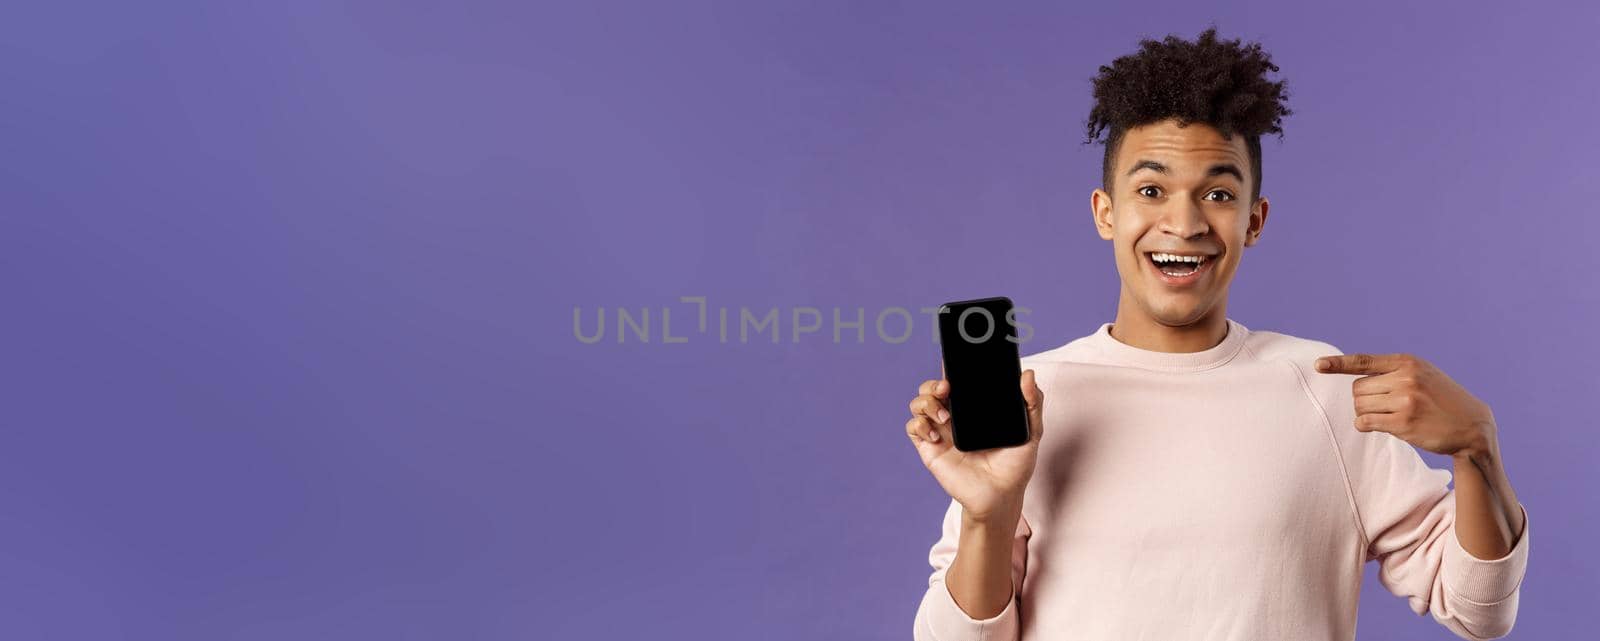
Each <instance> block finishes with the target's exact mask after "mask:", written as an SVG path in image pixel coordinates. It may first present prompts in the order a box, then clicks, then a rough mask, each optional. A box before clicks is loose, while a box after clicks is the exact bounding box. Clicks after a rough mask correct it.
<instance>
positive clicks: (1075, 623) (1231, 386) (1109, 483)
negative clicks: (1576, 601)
mask: <svg viewBox="0 0 1600 641" xmlns="http://www.w3.org/2000/svg"><path fill="white" fill-rule="evenodd" d="M1110 327H1111V324H1110V323H1106V324H1103V325H1101V326H1100V329H1099V330H1098V331H1097V332H1095V333H1094V334H1091V335H1089V336H1085V337H1082V338H1079V339H1077V340H1074V341H1072V342H1069V343H1067V344H1066V345H1063V346H1061V347H1058V348H1055V349H1052V350H1049V351H1046V352H1042V353H1039V354H1033V355H1030V356H1027V357H1024V358H1023V367H1024V368H1025V369H1026V368H1032V369H1034V370H1035V371H1036V373H1037V376H1038V382H1039V386H1040V388H1041V389H1042V390H1043V391H1044V394H1045V415H1044V420H1045V427H1044V438H1043V440H1042V441H1041V442H1040V450H1039V463H1038V465H1037V467H1036V468H1035V470H1034V474H1033V478H1032V480H1031V481H1030V482H1029V484H1028V489H1027V496H1026V498H1025V500H1024V502H1023V509H1022V520H1021V522H1019V523H1018V526H1017V533H1016V539H1015V541H1014V544H1013V548H1012V549H1013V551H1012V557H1011V575H1012V587H1013V590H1014V591H1013V595H1014V597H1013V599H1012V601H1011V603H1010V604H1009V605H1007V606H1006V609H1005V610H1004V611H1003V612H1001V613H1000V614H999V615H997V616H995V617H994V618H992V619H987V620H974V619H973V618H971V617H970V616H968V615H967V614H966V612H964V611H963V610H962V609H961V608H960V606H958V605H957V604H956V602H955V600H954V599H953V598H952V597H951V596H950V592H949V590H948V589H947V588H946V586H945V583H944V573H945V571H946V569H948V568H949V566H950V563H951V562H952V561H953V560H954V559H955V554H956V549H957V547H958V546H959V545H960V541H959V540H958V537H959V535H960V524H961V506H960V504H958V503H956V502H954V501H952V502H951V504H950V507H949V509H948V511H947V512H946V513H945V515H944V529H943V535H942V536H941V537H940V538H939V540H938V542H936V543H935V544H934V545H933V548H932V550H931V551H930V553H929V555H928V560H929V562H930V563H931V564H932V566H933V574H932V576H930V577H929V578H928V590H927V592H926V593H925V594H924V596H923V600H922V603H921V605H920V606H919V607H918V610H917V615H916V621H915V624H914V625H915V638H916V639H917V640H918V641H977V640H979V639H984V640H1003V641H1016V640H1018V639H1020V640H1022V641H1030V640H1037V641H1043V640H1045V639H1052V640H1053V639H1094V640H1102V639H1103V640H1117V641H1139V640H1152V641H1154V640H1161V641H1166V640H1169V639H1186V640H1189V639H1192V640H1199V639H1216V640H1221V639H1237V640H1246V639H1248V640H1252V641H1254V640H1269V639H1270V640H1284V639H1295V640H1301V641H1312V640H1320V639H1338V640H1349V639H1354V638H1355V633H1356V605H1357V601H1358V599H1359V597H1360V592H1361V580H1362V568H1363V566H1364V564H1366V563H1367V562H1368V561H1372V560H1377V562H1378V563H1379V569H1380V573H1379V577H1380V578H1381V581H1382V583H1383V585H1384V587H1386V588H1387V589H1388V590H1389V591H1390V592H1393V593H1394V594H1395V595H1397V596H1401V597H1404V598H1405V599H1406V600H1407V602H1408V603H1409V604H1410V606H1411V609H1412V611H1414V612H1416V613H1417V614H1418V615H1419V616H1420V615H1421V614H1423V613H1424V612H1429V613H1432V615H1433V618H1434V619H1435V620H1437V621H1438V622H1439V623H1440V624H1442V625H1444V626H1445V627H1446V628H1449V629H1450V630H1451V631H1452V632H1454V633H1455V634H1457V635H1458V636H1461V637H1463V638H1467V639H1490V638H1496V637H1500V636H1504V635H1505V634H1507V633H1508V632H1509V631H1510V630H1511V626H1512V623H1513V622H1514V621H1515V619H1516V615H1517V595H1518V589H1519V587H1520V586H1521V583H1522V576H1523V572H1524V570H1525V569H1526V567H1527V564H1528V530H1529V528H1528V527H1527V526H1526V524H1525V525H1524V531H1523V532H1522V533H1521V535H1520V537H1519V538H1518V540H1517V542H1516V544H1515V545H1514V546H1513V547H1512V550H1511V553H1510V554H1508V555H1506V556H1505V557H1504V558H1500V559H1493V560H1484V559H1479V558H1475V557H1473V556H1472V555H1471V554H1470V553H1468V552H1467V551H1466V550H1464V549H1462V547H1461V544H1460V542H1459V541H1458V540H1457V539H1456V534H1455V511H1456V503H1455V490H1454V489H1451V488H1450V487H1449V486H1448V485H1447V484H1448V483H1449V482H1450V479H1451V472H1450V471H1448V470H1441V469H1434V468H1430V467H1428V466H1427V464H1426V463H1425V462H1424V461H1423V460H1422V458H1421V456H1419V455H1418V453H1417V450H1416V449H1414V448H1413V447H1412V446H1411V445H1409V444H1407V443H1406V442H1404V441H1402V440H1400V439H1399V438H1396V437H1395V436H1393V435H1390V434H1387V433H1383V432H1358V431H1356V429H1355V427H1354V420H1355V405H1354V400H1353V399H1352V397H1351V393H1350V385H1351V382H1352V381H1354V380H1355V379H1356V378H1357V377H1356V376H1353V375H1342V374H1321V373H1318V372H1316V371H1315V369H1314V368H1313V367H1312V364H1313V363H1314V362H1315V361H1316V358H1317V357H1318V356H1325V355H1329V354H1338V353H1340V352H1339V351H1338V350H1337V349H1336V348H1334V347H1333V346H1331V345H1328V344H1327V343H1321V342H1317V341H1312V340H1306V339H1302V338H1296V337H1293V336H1288V335H1284V334H1279V333H1275V332H1265V331H1261V332H1252V331H1250V330H1249V329H1247V328H1245V327H1244V326H1243V325H1240V324H1239V323H1237V322H1235V321H1233V320H1231V319H1230V320H1229V321H1228V334H1227V336H1226V337H1225V338H1224V339H1223V341H1222V342H1221V343H1220V344H1218V345H1217V346H1216V347H1213V348H1211V349H1208V350H1205V351H1203V352H1194V353H1168V352H1154V351H1148V350H1143V349H1139V348H1136V347H1133V346H1131V345H1127V344H1125V343H1122V342H1121V341H1118V340H1117V339H1115V338H1112V337H1111V334H1110V332H1109V330H1110ZM1526 514H1527V511H1526V508H1523V515H1524V516H1526Z"/></svg>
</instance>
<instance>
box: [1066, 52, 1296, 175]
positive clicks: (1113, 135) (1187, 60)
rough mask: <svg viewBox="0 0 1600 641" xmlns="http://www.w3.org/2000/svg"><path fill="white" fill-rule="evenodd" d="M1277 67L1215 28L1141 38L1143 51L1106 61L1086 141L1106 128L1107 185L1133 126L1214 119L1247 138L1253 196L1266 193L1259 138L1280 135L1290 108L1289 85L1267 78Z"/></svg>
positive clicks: (1227, 133) (1229, 133) (1225, 132)
mask: <svg viewBox="0 0 1600 641" xmlns="http://www.w3.org/2000/svg"><path fill="white" fill-rule="evenodd" d="M1277 70H1278V66H1277V65H1275V64H1272V57H1271V56H1270V55H1268V54H1267V53H1266V52H1264V51H1262V50H1261V45H1260V43H1250V44H1243V45H1242V44H1240V42H1239V41H1238V40H1218V39H1217V28H1216V27H1214V26H1213V27H1211V28H1209V29H1206V30H1205V31H1203V32H1201V33H1200V37H1199V38H1198V39H1196V40H1195V41H1194V42H1189V41H1186V40H1182V39H1180V38H1178V37H1177V36H1173V35H1169V36H1167V37H1166V38H1165V39H1164V40H1160V41H1157V40H1151V39H1143V40H1140V41H1139V51H1138V52H1136V53H1133V54H1130V55H1126V56H1122V57H1120V58H1117V59H1116V60H1114V61H1112V63H1111V64H1110V65H1109V66H1101V67H1100V73H1099V74H1098V75H1097V76H1095V78H1094V108H1093V109H1091V110H1090V111H1089V120H1088V123H1087V134H1088V135H1087V139H1086V140H1085V141H1084V144H1089V143H1093V142H1095V141H1096V140H1097V139H1098V138H1099V137H1100V134H1101V133H1102V132H1105V133H1106V134H1107V136H1106V150H1105V151H1106V153H1105V160H1104V164H1103V165H1102V167H1101V171H1102V175H1101V184H1102V187H1103V188H1104V189H1105V190H1106V191H1108V192H1109V191H1111V184H1112V178H1113V175H1112V174H1113V172H1114V170H1115V163H1116V157H1117V150H1118V148H1119V147H1120V146H1121V143H1122V137H1123V135H1124V134H1125V133H1126V132H1127V130H1128V129H1131V128H1134V127H1138V126H1141V125H1147V124H1151V123H1155V122H1160V121H1162V120H1167V119H1176V120H1177V121H1178V124H1179V125H1180V126H1185V125H1188V124H1189V123H1191V122H1201V123H1205V124H1207V125H1211V126H1212V127H1215V128H1216V129H1217V130H1218V131H1220V132H1221V133H1222V136H1223V138H1224V139H1227V140H1232V139H1233V135H1234V134H1240V135H1243V136H1244V137H1245V146H1246V147H1247V148H1248V149H1249V151H1250V174H1251V181H1252V184H1251V186H1250V199H1251V201H1252V202H1254V201H1255V200H1256V199H1257V198H1259V197H1260V196H1261V136H1262V135H1264V134H1277V135H1278V138H1279V139H1280V140H1281V139H1282V138H1283V128H1282V126H1280V121H1281V120H1282V118H1283V117H1284V116H1287V115H1289V114H1291V113H1293V112H1292V111H1290V110H1289V109H1288V108H1287V107H1285V106H1284V104H1283V103H1284V100H1285V99H1287V98H1288V97H1289V94H1288V91H1287V90H1286V83H1285V82H1284V81H1282V80H1278V81H1270V80H1267V78H1266V75H1267V72H1269V71H1277Z"/></svg>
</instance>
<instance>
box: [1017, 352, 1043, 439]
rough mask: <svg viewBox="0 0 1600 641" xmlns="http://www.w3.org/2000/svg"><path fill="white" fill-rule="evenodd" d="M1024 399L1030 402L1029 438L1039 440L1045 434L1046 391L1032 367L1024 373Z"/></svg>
mask: <svg viewBox="0 0 1600 641" xmlns="http://www.w3.org/2000/svg"><path fill="white" fill-rule="evenodd" d="M1022 400H1023V401H1025V402H1027V404H1028V438H1029V439H1030V440H1034V441H1037V440H1039V439H1040V437H1043V436H1044V392H1043V391H1041V390H1040V389H1039V384H1038V383H1037V382H1036V381H1035V380H1034V374H1033V370H1031V369H1030V370H1027V371H1024V372H1023V373H1022Z"/></svg>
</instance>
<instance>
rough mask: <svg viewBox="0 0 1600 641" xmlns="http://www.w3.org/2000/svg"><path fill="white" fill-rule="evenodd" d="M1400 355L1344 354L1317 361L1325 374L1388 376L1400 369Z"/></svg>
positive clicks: (1320, 369)
mask: <svg viewBox="0 0 1600 641" xmlns="http://www.w3.org/2000/svg"><path fill="white" fill-rule="evenodd" d="M1399 357H1400V355H1399V354H1343V355H1335V356H1324V357H1322V358H1319V359H1317V371H1319V372H1322V373H1324V374H1387V373H1389V372H1393V371H1395V370H1397V369H1399V368H1400V360H1399Z"/></svg>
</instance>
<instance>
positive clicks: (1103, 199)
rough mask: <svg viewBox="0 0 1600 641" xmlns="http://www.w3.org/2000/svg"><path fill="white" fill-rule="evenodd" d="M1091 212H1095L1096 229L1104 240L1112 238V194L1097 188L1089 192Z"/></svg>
mask: <svg viewBox="0 0 1600 641" xmlns="http://www.w3.org/2000/svg"><path fill="white" fill-rule="evenodd" d="M1089 212H1090V213H1092V214H1094V229H1095V231H1097V232H1100V238H1101V239H1102V240H1111V239H1112V234H1111V230H1112V224H1111V223H1112V220H1111V194H1108V193H1106V192H1105V190H1103V189H1096V190H1094V193H1091V194H1089Z"/></svg>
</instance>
